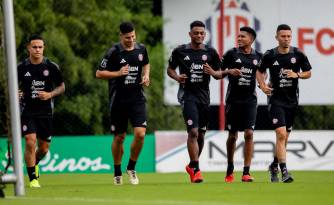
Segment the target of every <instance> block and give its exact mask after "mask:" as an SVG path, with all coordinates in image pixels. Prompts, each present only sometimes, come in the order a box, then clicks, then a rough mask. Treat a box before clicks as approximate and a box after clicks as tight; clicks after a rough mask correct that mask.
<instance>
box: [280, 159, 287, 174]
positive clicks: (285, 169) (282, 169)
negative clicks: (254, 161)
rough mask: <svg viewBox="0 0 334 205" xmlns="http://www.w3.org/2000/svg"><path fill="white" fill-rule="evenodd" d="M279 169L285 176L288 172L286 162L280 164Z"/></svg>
mask: <svg viewBox="0 0 334 205" xmlns="http://www.w3.org/2000/svg"><path fill="white" fill-rule="evenodd" d="M279 167H280V168H281V172H282V174H285V173H286V172H287V171H288V169H287V168H286V163H285V162H284V163H279Z"/></svg>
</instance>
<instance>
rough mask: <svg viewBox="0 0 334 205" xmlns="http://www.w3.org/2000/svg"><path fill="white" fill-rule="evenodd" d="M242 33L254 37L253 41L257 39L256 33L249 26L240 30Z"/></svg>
mask: <svg viewBox="0 0 334 205" xmlns="http://www.w3.org/2000/svg"><path fill="white" fill-rule="evenodd" d="M240 31H245V32H247V33H249V34H250V35H252V36H253V39H254V40H255V39H256V31H255V30H254V29H252V28H251V27H249V26H243V27H241V28H240Z"/></svg>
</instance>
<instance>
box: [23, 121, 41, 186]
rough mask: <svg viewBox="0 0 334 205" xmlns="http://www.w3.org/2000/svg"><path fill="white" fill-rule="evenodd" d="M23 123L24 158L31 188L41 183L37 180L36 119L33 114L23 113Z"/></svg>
mask: <svg viewBox="0 0 334 205" xmlns="http://www.w3.org/2000/svg"><path fill="white" fill-rule="evenodd" d="M21 123H22V134H23V135H24V138H25V149H24V160H25V163H26V167H27V173H28V176H29V181H30V187H31V188H39V187H40V185H39V183H38V181H37V176H36V170H35V163H36V156H35V150H36V142H37V134H36V132H37V131H36V124H35V120H34V118H33V117H32V116H28V115H27V116H25V115H23V116H22V118H21Z"/></svg>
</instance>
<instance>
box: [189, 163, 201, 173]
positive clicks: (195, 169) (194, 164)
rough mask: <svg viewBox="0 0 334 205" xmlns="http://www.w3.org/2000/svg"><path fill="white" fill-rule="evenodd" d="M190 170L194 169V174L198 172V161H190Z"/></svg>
mask: <svg viewBox="0 0 334 205" xmlns="http://www.w3.org/2000/svg"><path fill="white" fill-rule="evenodd" d="M189 167H190V168H194V173H196V172H198V171H199V162H198V161H190V163H189Z"/></svg>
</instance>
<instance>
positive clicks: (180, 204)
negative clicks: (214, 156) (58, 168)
mask: <svg viewBox="0 0 334 205" xmlns="http://www.w3.org/2000/svg"><path fill="white" fill-rule="evenodd" d="M6 199H10V200H19V201H21V200H29V201H34V200H42V201H43V202H46V201H63V202H82V203H85V202H86V203H128V204H145V205H149V204H168V205H169V204H170V205H175V204H176V205H236V204H235V203H233V204H232V203H224V202H218V201H217V202H208V201H207V202H198V201H176V200H137V199H134V200H130V199H124V200H123V199H110V198H109V199H99V198H79V197H71V198H66V197H53V198H44V197H14V196H8V197H6ZM238 205H242V204H238Z"/></svg>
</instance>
